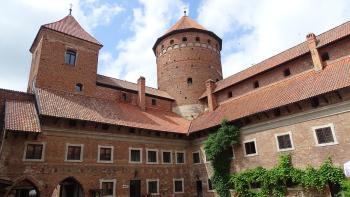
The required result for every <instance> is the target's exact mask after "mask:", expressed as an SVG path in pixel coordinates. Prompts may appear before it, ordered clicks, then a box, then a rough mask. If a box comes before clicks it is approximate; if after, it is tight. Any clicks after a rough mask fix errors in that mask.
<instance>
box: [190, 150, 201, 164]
mask: <svg viewBox="0 0 350 197" xmlns="http://www.w3.org/2000/svg"><path fill="white" fill-rule="evenodd" d="M192 160H193V163H194V164H199V163H201V159H200V154H199V151H197V152H193V153H192Z"/></svg>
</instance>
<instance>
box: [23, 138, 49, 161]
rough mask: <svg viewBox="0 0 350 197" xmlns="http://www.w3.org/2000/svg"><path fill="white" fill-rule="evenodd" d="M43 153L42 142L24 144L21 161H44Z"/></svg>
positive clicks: (43, 145) (43, 144)
mask: <svg viewBox="0 0 350 197" xmlns="http://www.w3.org/2000/svg"><path fill="white" fill-rule="evenodd" d="M44 152H45V143H44V142H26V143H25V145H24V155H23V161H44Z"/></svg>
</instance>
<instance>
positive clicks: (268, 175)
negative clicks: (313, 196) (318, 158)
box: [230, 155, 349, 197]
mask: <svg viewBox="0 0 350 197" xmlns="http://www.w3.org/2000/svg"><path fill="white" fill-rule="evenodd" d="M343 180H344V174H343V171H342V169H341V168H339V167H335V166H334V165H333V164H332V161H331V160H330V159H329V158H328V159H327V160H325V161H324V162H323V164H322V165H321V166H320V167H319V168H314V167H311V166H309V167H307V168H306V169H304V170H302V169H297V168H294V167H293V166H292V162H291V157H290V155H281V156H280V157H279V162H278V164H277V165H276V166H275V167H273V168H272V169H269V170H267V169H264V168H262V167H257V168H254V169H249V170H246V171H243V172H240V173H237V174H233V175H231V179H230V182H231V184H232V185H233V186H234V188H235V191H236V193H237V194H238V195H239V196H241V197H252V196H276V197H281V196H286V194H287V186H297V185H298V186H302V187H303V188H305V189H306V190H316V191H323V190H324V189H325V188H326V186H327V185H330V184H341V183H342V182H343ZM343 185H344V187H346V184H345V183H344V184H343ZM253 186H255V187H259V188H260V189H259V190H254V189H253V188H252V187H253ZM347 186H349V185H347Z"/></svg>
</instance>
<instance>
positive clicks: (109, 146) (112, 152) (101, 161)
mask: <svg viewBox="0 0 350 197" xmlns="http://www.w3.org/2000/svg"><path fill="white" fill-rule="evenodd" d="M101 148H110V149H111V160H110V161H105V160H100V154H101V152H100V151H101ZM113 155H114V146H111V145H98V149H97V163H113V161H114V158H113Z"/></svg>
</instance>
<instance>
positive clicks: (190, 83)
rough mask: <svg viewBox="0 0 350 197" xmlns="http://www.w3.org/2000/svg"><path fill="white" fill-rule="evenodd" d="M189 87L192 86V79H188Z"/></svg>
mask: <svg viewBox="0 0 350 197" xmlns="http://www.w3.org/2000/svg"><path fill="white" fill-rule="evenodd" d="M187 85H192V78H191V77H189V78H187Z"/></svg>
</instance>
